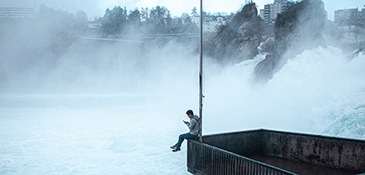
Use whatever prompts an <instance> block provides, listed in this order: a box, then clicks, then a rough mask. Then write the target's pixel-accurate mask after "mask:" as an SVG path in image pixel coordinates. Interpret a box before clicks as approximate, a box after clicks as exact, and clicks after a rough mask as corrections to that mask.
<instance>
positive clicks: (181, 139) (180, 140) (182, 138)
mask: <svg viewBox="0 0 365 175" xmlns="http://www.w3.org/2000/svg"><path fill="white" fill-rule="evenodd" d="M198 138H199V137H198V136H196V135H191V134H190V133H185V134H181V135H180V136H179V140H178V141H177V143H176V145H175V146H176V148H180V147H181V144H182V143H183V141H184V139H198Z"/></svg>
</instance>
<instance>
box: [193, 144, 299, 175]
mask: <svg viewBox="0 0 365 175" xmlns="http://www.w3.org/2000/svg"><path fill="white" fill-rule="evenodd" d="M187 151H188V152H187V154H188V155H187V159H188V160H187V161H188V162H187V166H188V171H189V172H190V173H193V174H207V175H208V174H209V175H215V174H216V175H221V174H225V175H230V174H232V175H236V174H242V175H295V173H292V172H289V171H285V170H283V169H280V168H277V167H274V166H271V165H267V164H265V163H262V162H259V161H255V160H252V159H249V158H246V157H244V156H241V155H238V154H235V153H232V152H229V151H226V150H223V149H220V148H217V147H214V146H211V145H208V144H205V143H201V142H199V141H196V140H189V141H188V150H187Z"/></svg>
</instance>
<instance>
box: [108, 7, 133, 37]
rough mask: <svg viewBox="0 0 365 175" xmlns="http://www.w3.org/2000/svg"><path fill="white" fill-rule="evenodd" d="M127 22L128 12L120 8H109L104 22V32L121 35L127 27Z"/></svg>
mask: <svg viewBox="0 0 365 175" xmlns="http://www.w3.org/2000/svg"><path fill="white" fill-rule="evenodd" d="M126 21H127V16H126V12H125V10H123V9H122V8H121V7H120V6H118V7H116V6H115V7H114V8H113V10H110V9H109V8H108V9H106V11H105V15H104V17H103V20H102V31H103V33H104V34H113V35H115V34H119V33H120V32H121V31H122V30H123V28H124V27H125V23H126Z"/></svg>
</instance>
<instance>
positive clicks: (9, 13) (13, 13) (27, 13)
mask: <svg viewBox="0 0 365 175" xmlns="http://www.w3.org/2000/svg"><path fill="white" fill-rule="evenodd" d="M35 15H36V13H35V10H34V9H33V8H19V7H0V18H11V19H14V18H16V19H18V18H34V17H35Z"/></svg>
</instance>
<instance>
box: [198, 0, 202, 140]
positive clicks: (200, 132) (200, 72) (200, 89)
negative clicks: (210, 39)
mask: <svg viewBox="0 0 365 175" xmlns="http://www.w3.org/2000/svg"><path fill="white" fill-rule="evenodd" d="M199 116H200V131H199V140H200V142H203V138H202V133H203V132H202V130H203V0H200V71H199Z"/></svg>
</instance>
